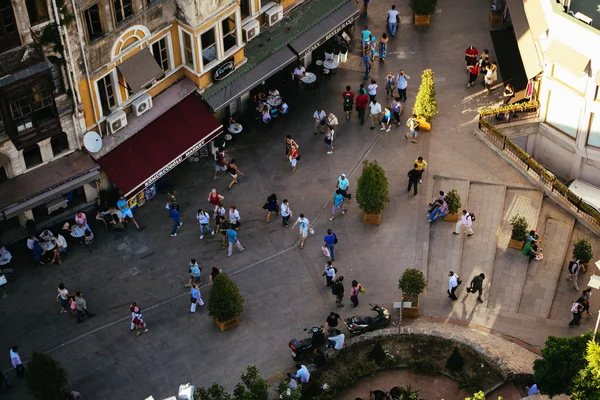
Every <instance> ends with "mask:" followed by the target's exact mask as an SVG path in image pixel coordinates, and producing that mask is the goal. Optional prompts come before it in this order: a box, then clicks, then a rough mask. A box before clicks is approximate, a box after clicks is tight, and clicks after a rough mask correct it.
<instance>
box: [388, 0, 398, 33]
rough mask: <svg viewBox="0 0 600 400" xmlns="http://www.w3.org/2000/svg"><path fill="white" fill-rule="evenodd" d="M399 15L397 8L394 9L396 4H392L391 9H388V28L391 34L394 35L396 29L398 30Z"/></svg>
mask: <svg viewBox="0 0 600 400" xmlns="http://www.w3.org/2000/svg"><path fill="white" fill-rule="evenodd" d="M399 19H400V16H399V15H398V10H396V5H395V4H392V9H391V10H388V27H389V29H390V33H391V34H392V36H396V31H397V30H398V20H399Z"/></svg>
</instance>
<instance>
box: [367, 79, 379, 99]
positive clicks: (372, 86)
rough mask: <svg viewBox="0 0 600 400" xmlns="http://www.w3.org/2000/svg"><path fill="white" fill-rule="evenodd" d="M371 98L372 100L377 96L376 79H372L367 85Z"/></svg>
mask: <svg viewBox="0 0 600 400" xmlns="http://www.w3.org/2000/svg"><path fill="white" fill-rule="evenodd" d="M367 89H368V93H369V99H370V100H371V101H373V100H375V96H376V95H377V81H376V80H375V79H371V83H370V84H369V86H367Z"/></svg>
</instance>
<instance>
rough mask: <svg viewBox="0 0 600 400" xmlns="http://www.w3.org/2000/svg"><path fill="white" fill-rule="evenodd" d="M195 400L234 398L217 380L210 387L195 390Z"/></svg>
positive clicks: (225, 399) (229, 399)
mask: <svg viewBox="0 0 600 400" xmlns="http://www.w3.org/2000/svg"><path fill="white" fill-rule="evenodd" d="M194 400H232V398H231V395H230V394H229V393H227V392H226V391H225V389H224V388H223V386H221V385H219V384H218V383H216V382H215V383H213V384H212V385H210V386H209V387H208V389H205V388H203V387H200V388H197V389H196V391H195V392H194Z"/></svg>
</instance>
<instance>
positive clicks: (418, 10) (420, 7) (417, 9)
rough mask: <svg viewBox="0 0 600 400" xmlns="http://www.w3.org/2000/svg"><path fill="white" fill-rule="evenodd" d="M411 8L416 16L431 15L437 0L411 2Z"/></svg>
mask: <svg viewBox="0 0 600 400" xmlns="http://www.w3.org/2000/svg"><path fill="white" fill-rule="evenodd" d="M410 7H411V8H412V9H413V12H414V13H415V14H419V15H431V14H433V13H434V12H435V8H436V7H437V0H410ZM417 115H418V114H417Z"/></svg>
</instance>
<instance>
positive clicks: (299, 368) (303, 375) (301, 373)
mask: <svg viewBox="0 0 600 400" xmlns="http://www.w3.org/2000/svg"><path fill="white" fill-rule="evenodd" d="M288 377H289V378H291V379H295V380H299V381H300V383H308V381H309V380H310V372H308V368H306V366H305V365H300V364H296V373H295V374H290V373H288Z"/></svg>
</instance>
